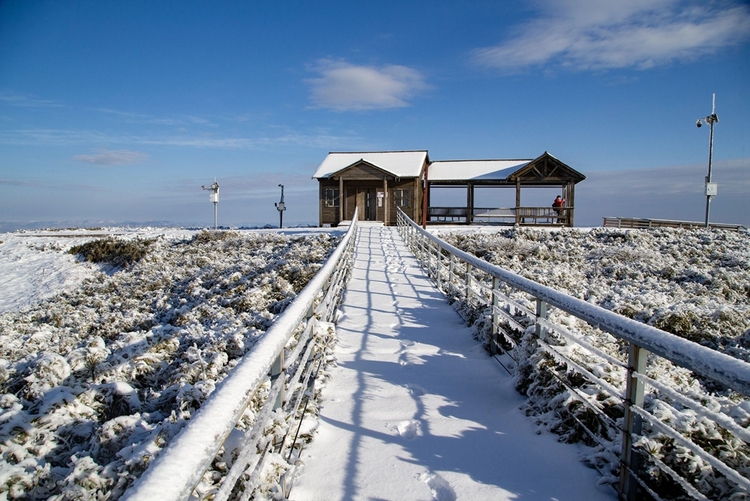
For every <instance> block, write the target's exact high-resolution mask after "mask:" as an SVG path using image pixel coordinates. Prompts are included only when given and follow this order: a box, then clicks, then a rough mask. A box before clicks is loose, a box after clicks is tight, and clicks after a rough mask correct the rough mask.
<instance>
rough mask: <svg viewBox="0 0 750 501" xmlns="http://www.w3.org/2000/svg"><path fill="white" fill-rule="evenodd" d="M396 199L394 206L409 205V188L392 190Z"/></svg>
mask: <svg viewBox="0 0 750 501" xmlns="http://www.w3.org/2000/svg"><path fill="white" fill-rule="evenodd" d="M393 195H394V197H395V199H396V206H398V207H409V204H410V203H411V190H393Z"/></svg>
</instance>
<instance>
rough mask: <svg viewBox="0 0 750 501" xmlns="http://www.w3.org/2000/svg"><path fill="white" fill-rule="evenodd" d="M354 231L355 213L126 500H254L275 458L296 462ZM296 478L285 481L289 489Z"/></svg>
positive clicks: (350, 257)
mask: <svg viewBox="0 0 750 501" xmlns="http://www.w3.org/2000/svg"><path fill="white" fill-rule="evenodd" d="M356 231H357V212H356V211H355V213H354V218H353V220H352V222H351V225H350V226H349V230H348V231H347V232H346V234H345V236H344V237H343V239H342V240H341V242H340V243H339V245H338V246H337V248H336V249H335V251H334V252H333V253H332V254H331V256H330V257H329V258H328V260H327V261H326V263H325V264H324V266H323V267H322V268H321V270H320V271H319V272H318V273H317V274H316V275H315V277H313V279H312V280H311V281H310V282H309V283H308V284H307V285H306V286H305V288H304V289H302V291H301V292H300V293H299V295H298V296H297V298H295V300H294V301H293V302H292V303H291V304H290V305H289V306H288V307H287V308H286V309H285V310H284V312H283V313H282V314H281V315H280V316H279V317H278V318H277V319H276V320H275V321H274V323H273V324H272V326H271V327H270V328H269V329H268V331H267V332H266V333H265V334H264V335H263V337H262V338H261V339H260V340H259V341H258V342H257V344H256V345H255V346H254V347H253V348H252V350H251V351H250V352H248V353H247V354H246V355H245V356H244V357H243V358H242V360H241V361H240V362H239V364H238V365H237V366H236V367H235V368H234V369H233V370H232V372H231V373H230V374H229V375H228V376H227V377H226V378H225V379H224V380H223V381H222V382H221V383H220V384H219V386H218V387H217V388H216V390H215V391H214V392H213V393H212V394H211V396H210V397H209V398H208V399H207V400H206V402H205V403H204V404H203V406H202V407H201V408H200V409H199V410H198V412H196V413H195V415H194V416H193V417H192V419H191V420H190V421H189V422H188V424H187V425H186V426H185V428H183V429H182V430H181V431H180V433H179V434H178V435H177V437H176V438H175V439H174V441H172V443H170V444H169V445H168V446H167V447H166V448H165V449H164V450H163V451H161V453H160V454H159V455H158V456H157V458H156V460H154V461H153V462H152V463H151V465H150V466H149V467H148V469H147V470H146V471H145V472H144V473H143V475H142V476H141V477H140V478H139V479H138V480H136V482H135V483H134V484H133V485H132V486H131V487H130V488H129V489H128V490H127V491H126V492H125V494H124V495H123V496H122V497H121V498H120V499H122V500H125V501H153V500H157V501H186V500H188V499H190V500H193V499H195V500H203V499H210V500H212V501H224V500H227V499H242V500H245V499H251V496H252V495H253V492H254V490H255V488H256V487H257V485H258V484H259V482H260V480H261V479H260V474H261V472H262V470H263V466H264V461H265V460H266V458H267V457H268V456H269V454H270V453H278V454H281V455H283V457H284V459H285V460H286V461H287V462H290V460H292V456H293V455H294V453H296V457H298V455H299V450H298V447H299V446H298V445H296V438H297V433H298V431H299V426H300V423H301V420H302V419H303V417H304V413H305V408H306V407H307V403H306V401H307V400H308V399H309V398H312V396H313V395H314V393H315V392H314V388H313V385H314V382H315V378H316V376H317V375H318V373H319V370H320V367H321V364H324V363H325V359H326V349H327V346H328V344H329V343H330V341H331V339H332V338H333V330H334V326H333V323H331V322H333V320H334V316H335V312H336V308H337V306H338V304H339V302H340V299H341V296H342V292H343V289H344V287H345V286H346V282H347V280H348V278H349V275H350V271H351V267H352V263H353V255H354V246H355V238H356ZM280 422H281V423H283V424H281V426H280V425H279V423H280ZM230 435H232V440H231V442H232V443H231V444H230V441H229V440H227V439H228V437H230ZM222 451H223V454H221V456H222V459H221V460H222V461H226V462H227V464H226V468H225V471H223V478H222V480H221V482H220V483H218V487H211V488H209V489H208V492H199V490H200V489H198V488H196V487H197V486H198V485H199V484H200V483H201V482H202V480H203V477H204V474H205V473H206V472H207V471H208V469H209V468H210V467H211V465H212V463H213V462H214V461H215V460H217V458H218V457H219V454H220V453H221V452H222ZM291 462H293V460H292V461H291ZM291 477H292V475H289V474H287V478H286V479H280V483H281V484H282V486H283V487H287V488H288V487H289V486H290V482H291V480H290V479H291Z"/></svg>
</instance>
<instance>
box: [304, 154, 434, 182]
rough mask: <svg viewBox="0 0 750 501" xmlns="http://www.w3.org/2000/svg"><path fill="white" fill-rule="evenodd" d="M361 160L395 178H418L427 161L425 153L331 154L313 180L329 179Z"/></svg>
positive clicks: (318, 169)
mask: <svg viewBox="0 0 750 501" xmlns="http://www.w3.org/2000/svg"><path fill="white" fill-rule="evenodd" d="M361 160H364V161H365V162H367V163H370V164H372V165H374V166H376V167H378V168H380V169H383V170H385V171H387V172H390V173H391V174H393V175H394V176H396V177H419V176H420V174H422V168H423V167H424V165H425V162H426V161H427V151H425V150H421V151H377V152H362V153H348V152H347V153H336V152H332V153H329V154H328V156H326V158H325V160H323V163H321V164H320V166H319V167H318V168H317V170H316V171H315V174H313V179H320V178H326V177H330V176H331V175H333V174H335V173H336V172H339V171H340V170H342V169H346V168H347V167H350V166H352V165H354V164H355V163H357V162H359V161H361Z"/></svg>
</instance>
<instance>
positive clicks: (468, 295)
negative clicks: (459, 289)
mask: <svg viewBox="0 0 750 501" xmlns="http://www.w3.org/2000/svg"><path fill="white" fill-rule="evenodd" d="M465 278H466V304H468V305H471V263H469V262H468V261H466V277H465Z"/></svg>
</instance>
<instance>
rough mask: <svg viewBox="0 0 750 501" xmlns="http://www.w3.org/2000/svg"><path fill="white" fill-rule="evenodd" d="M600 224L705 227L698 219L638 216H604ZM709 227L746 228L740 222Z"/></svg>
mask: <svg viewBox="0 0 750 501" xmlns="http://www.w3.org/2000/svg"><path fill="white" fill-rule="evenodd" d="M602 226H603V227H605V228H624V229H630V228H632V229H652V228H685V229H691V228H705V227H706V223H704V222H700V221H680V220H674V219H650V218H638V217H605V218H604V222H603V223H602ZM708 226H709V227H710V228H719V229H725V230H737V231H742V230H746V229H747V228H745V227H744V226H742V225H741V224H729V223H709V225H708Z"/></svg>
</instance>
